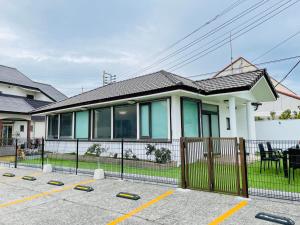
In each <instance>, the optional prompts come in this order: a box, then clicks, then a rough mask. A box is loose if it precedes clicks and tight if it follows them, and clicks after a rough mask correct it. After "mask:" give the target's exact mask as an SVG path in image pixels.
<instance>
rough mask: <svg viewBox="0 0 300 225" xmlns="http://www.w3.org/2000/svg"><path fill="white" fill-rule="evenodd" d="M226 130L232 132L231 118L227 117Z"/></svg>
mask: <svg viewBox="0 0 300 225" xmlns="http://www.w3.org/2000/svg"><path fill="white" fill-rule="evenodd" d="M226 128H227V130H230V118H228V117H226Z"/></svg>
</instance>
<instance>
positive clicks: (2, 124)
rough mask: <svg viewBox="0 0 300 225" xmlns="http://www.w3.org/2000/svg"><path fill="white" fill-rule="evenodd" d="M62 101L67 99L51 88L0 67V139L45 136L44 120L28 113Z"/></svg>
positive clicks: (8, 68)
mask: <svg viewBox="0 0 300 225" xmlns="http://www.w3.org/2000/svg"><path fill="white" fill-rule="evenodd" d="M63 99H66V96H65V95H64V94H62V93H61V92H59V91H58V90H56V89H55V88H53V87H52V86H50V85H48V84H43V83H38V82H34V81H32V80H31V79H29V78H28V77H27V76H25V75H24V74H22V73H21V72H20V71H18V70H17V69H15V68H11V67H7V66H2V65H0V139H1V138H3V139H11V138H14V137H18V138H23V139H27V138H39V137H42V136H44V135H45V117H43V116H31V114H30V112H31V111H32V110H34V109H36V108H39V107H42V106H45V105H48V104H49V103H53V102H57V101H60V100H63Z"/></svg>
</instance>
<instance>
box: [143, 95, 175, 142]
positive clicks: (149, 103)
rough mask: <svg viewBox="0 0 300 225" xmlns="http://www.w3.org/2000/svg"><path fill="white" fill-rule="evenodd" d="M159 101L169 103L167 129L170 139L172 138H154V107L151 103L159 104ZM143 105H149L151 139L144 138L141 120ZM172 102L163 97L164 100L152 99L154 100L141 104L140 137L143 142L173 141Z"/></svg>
mask: <svg viewBox="0 0 300 225" xmlns="http://www.w3.org/2000/svg"><path fill="white" fill-rule="evenodd" d="M159 101H166V103H167V108H168V109H167V111H168V112H167V113H168V115H167V116H168V118H169V121H168V122H167V123H168V124H167V128H168V131H167V132H168V137H170V138H168V137H167V138H152V116H151V114H152V107H151V103H152V102H159ZM142 105H149V115H148V116H149V137H147V136H142V129H141V127H142V120H141V106H142ZM171 107H172V102H171V97H163V98H157V99H152V100H147V101H142V102H140V103H139V112H140V113H139V128H140V130H139V135H140V139H142V140H162V141H166V140H170V141H172V138H173V137H172V109H171Z"/></svg>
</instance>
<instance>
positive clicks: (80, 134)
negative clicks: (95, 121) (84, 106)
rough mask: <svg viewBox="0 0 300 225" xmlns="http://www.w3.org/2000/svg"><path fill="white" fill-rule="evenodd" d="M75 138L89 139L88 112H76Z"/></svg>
mask: <svg viewBox="0 0 300 225" xmlns="http://www.w3.org/2000/svg"><path fill="white" fill-rule="evenodd" d="M75 117H76V120H75V122H76V126H75V127H76V129H75V137H76V138H81V139H88V138H89V111H80V112H76V114H75Z"/></svg>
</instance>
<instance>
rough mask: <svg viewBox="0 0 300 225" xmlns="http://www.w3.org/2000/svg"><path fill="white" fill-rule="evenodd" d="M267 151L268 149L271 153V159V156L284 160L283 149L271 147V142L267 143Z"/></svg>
mask: <svg viewBox="0 0 300 225" xmlns="http://www.w3.org/2000/svg"><path fill="white" fill-rule="evenodd" d="M267 149H268V153H269V157H270V156H276V157H278V158H282V157H283V155H282V148H273V147H272V145H271V142H269V141H268V142H267Z"/></svg>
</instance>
